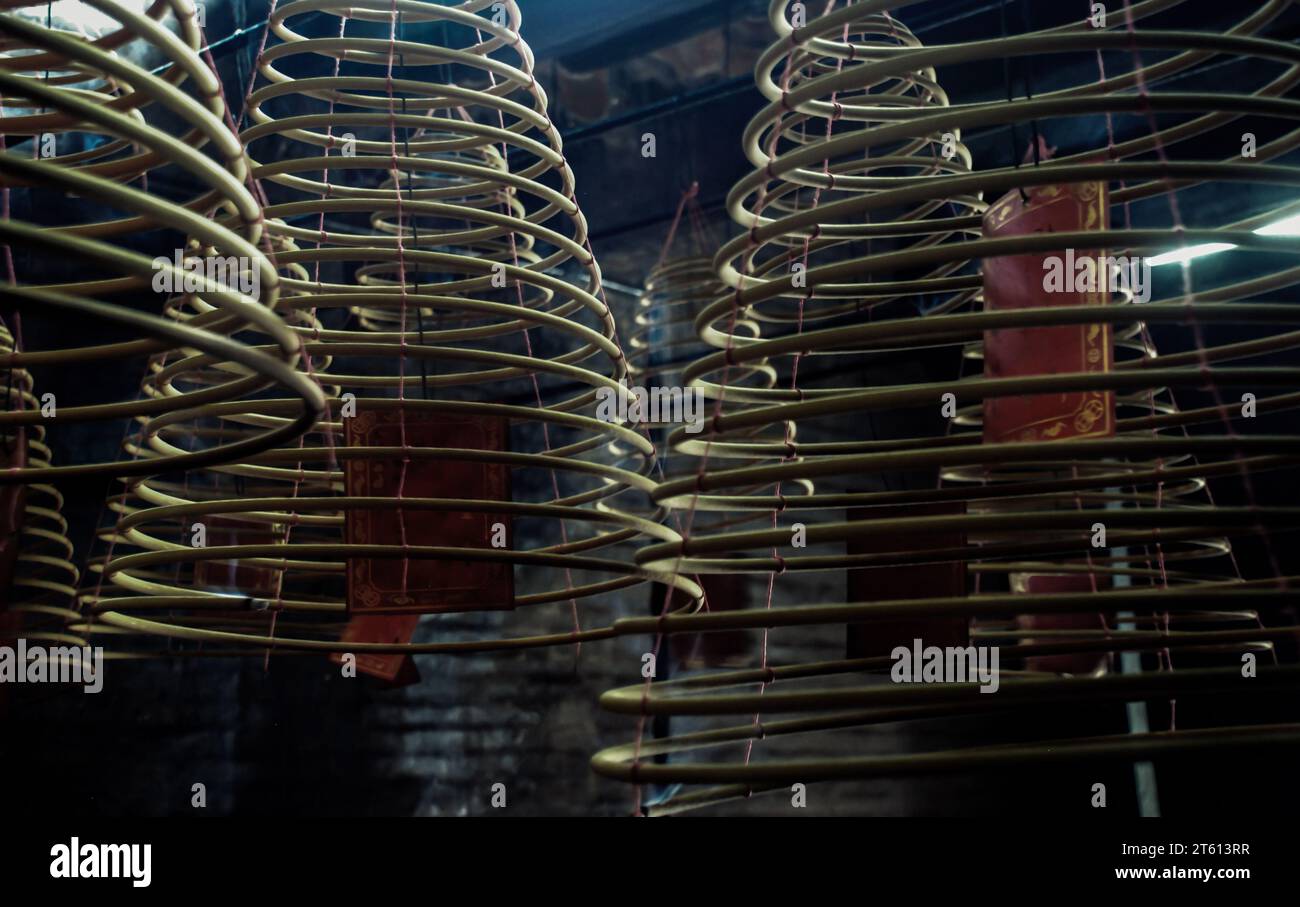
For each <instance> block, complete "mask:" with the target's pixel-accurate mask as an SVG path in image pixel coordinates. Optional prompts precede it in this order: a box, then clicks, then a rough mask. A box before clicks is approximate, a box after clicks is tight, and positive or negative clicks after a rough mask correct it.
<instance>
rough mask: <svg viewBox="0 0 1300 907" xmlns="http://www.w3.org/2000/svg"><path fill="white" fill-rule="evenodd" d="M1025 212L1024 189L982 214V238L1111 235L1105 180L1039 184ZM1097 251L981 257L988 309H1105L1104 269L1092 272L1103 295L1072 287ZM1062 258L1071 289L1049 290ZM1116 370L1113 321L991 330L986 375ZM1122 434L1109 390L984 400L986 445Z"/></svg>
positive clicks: (986, 344) (986, 340)
mask: <svg viewBox="0 0 1300 907" xmlns="http://www.w3.org/2000/svg"><path fill="white" fill-rule="evenodd" d="M1027 194H1028V195H1029V204H1028V206H1026V205H1025V203H1024V202H1023V201H1022V200H1021V198H1020V193H1019V191H1012V192H1009V193H1007V194H1006V195H1004V196H1003V197H1002V198H1000V199H998V201H997V202H996V203H995V204H994V205H993V206H992V207H991V208H989V210H988V211H987V212H985V214H984V236H985V237H987V238H1006V237H1011V236H1025V235H1028V234H1033V233H1063V232H1078V231H1082V230H1105V229H1106V228H1107V222H1108V220H1109V217H1108V209H1107V199H1106V185H1105V183H1098V182H1089V183H1079V184H1073V185H1062V186H1040V187H1037V188H1034V189H1029V190H1027ZM1102 255H1104V253H1103V252H1101V251H1099V250H1091V249H1088V250H1080V251H1078V252H1075V251H1074V250H1067V249H1060V250H1055V251H1051V252H1042V253H1034V254H1031V255H1012V256H1004V257H1001V258H987V259H985V260H984V308H985V311H989V312H996V311H1005V310H1008V309H1026V308H1049V307H1062V306H1078V305H1106V303H1107V302H1108V300H1109V298H1110V293H1109V284H1108V278H1109V275H1108V274H1107V273H1106V272H1105V269H1101V268H1099V269H1098V270H1097V271H1096V272H1095V273H1096V274H1097V280H1096V281H1095V282H1094V284H1093V285H1094V286H1095V287H1096V289H1094V290H1090V291H1087V292H1077V291H1076V290H1075V289H1074V288H1075V286H1076V284H1075V276H1076V273H1077V271H1076V268H1075V267H1074V266H1075V265H1076V264H1077V262H1078V261H1081V260H1082V259H1084V258H1089V257H1090V258H1091V259H1092V260H1093V263H1094V264H1096V263H1097V259H1098V258H1099V257H1100V256H1102ZM1049 258H1058V259H1060V267H1061V268H1062V271H1063V274H1064V277H1065V281H1064V283H1063V286H1064V287H1065V288H1067V289H1066V290H1064V291H1062V292H1048V291H1047V290H1046V289H1044V275H1045V274H1047V273H1048V272H1047V270H1046V269H1045V264H1046V263H1047V260H1048V259H1049ZM1110 367H1111V329H1110V325H1108V324H1081V325H1064V326H1059V327H1042V328H1005V329H1002V330H996V331H985V332H984V374H985V376H986V377H989V378H1015V377H1023V376H1028V375H1056V374H1062V373H1071V372H1108V371H1110ZM1114 433H1115V395H1114V394H1113V393H1112V392H1110V391H1072V392H1070V393H1064V394H1035V395H1033V396H1026V397H998V398H989V399H987V400H985V401H984V440H985V441H987V442H998V441H1059V440H1061V439H1063V438H1093V437H1102V436H1109V435H1113V434H1114Z"/></svg>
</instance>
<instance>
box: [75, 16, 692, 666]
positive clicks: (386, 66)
mask: <svg viewBox="0 0 1300 907" xmlns="http://www.w3.org/2000/svg"><path fill="white" fill-rule="evenodd" d="M490 5H491V4H488V3H485V2H473V3H467V4H462V5H461V6H458V7H444V6H440V5H437V4H434V3H427V2H410V0H399V2H398V3H397V4H396V6H394V5H393V4H392V3H390V2H388V0H370V2H363V3H361V4H356V3H346V4H345V3H340V2H329V0H300V2H294V3H289V4H287V5H285V6H282V7H279V8H278V9H277V10H276V11H275V12H274V13H273V14H272V18H271V21H270V28H271V30H272V32H273V33H274V34H275V35H277V36H278V37H279V38H280V39H281V42H282V43H279V44H275V45H273V46H270V47H268V48H267V49H266V50H265V52H264V53H263V54H262V56H261V58H260V59H259V61H258V66H257V68H258V72H259V73H260V74H261V76H262V79H263V82H262V84H260V85H259V86H258V87H257V88H256V89H255V90H254V91H253V92H252V94H251V95H250V99H249V107H248V113H249V120H250V123H251V125H250V126H248V128H246V129H245V130H244V132H243V133H242V136H241V137H242V139H243V140H244V142H245V143H246V144H247V148H248V153H249V157H250V159H251V160H252V173H253V176H254V177H255V178H256V179H258V180H259V181H260V182H261V184H262V185H263V186H264V187H265V188H266V190H267V195H268V204H267V206H266V208H265V214H266V217H267V221H266V229H267V233H268V235H269V236H270V237H271V238H272V240H273V241H274V242H275V243H276V255H275V261H276V265H277V266H278V267H280V268H281V274H280V286H281V289H282V291H283V295H282V296H281V298H280V301H279V310H280V311H282V312H283V313H284V314H285V318H286V321H287V322H288V324H289V327H290V329H291V330H293V331H294V332H295V333H296V334H297V335H298V337H299V339H300V340H301V342H302V346H303V350H304V354H305V356H306V357H307V358H308V359H309V362H310V366H311V373H312V375H313V377H314V378H315V379H317V380H318V381H319V382H320V383H321V385H322V387H324V388H325V390H326V393H327V395H328V396H329V398H330V399H329V406H330V414H329V416H328V417H327V418H325V419H322V420H321V421H319V422H318V423H317V424H316V425H315V426H313V428H312V429H311V430H310V431H308V432H307V433H306V434H304V435H303V436H302V437H301V438H300V440H299V442H298V443H297V444H296V445H294V446H289V447H284V448H281V449H278V450H272V451H267V452H264V453H258V454H254V455H251V456H248V457H244V458H241V459H240V460H239V461H238V462H235V463H229V464H224V465H220V466H217V467H214V468H212V469H209V470H204V471H199V472H192V473H189V474H187V475H185V476H176V475H169V476H162V477H160V478H158V479H149V480H147V481H144V482H140V483H136V484H135V486H134V487H133V488H132V489H131V493H130V495H129V496H128V500H126V501H125V502H123V503H122V504H120V505H119V506H118V510H119V512H120V513H121V518H120V519H119V520H118V522H117V525H116V527H115V529H114V530H113V531H112V533H111V534H109V536H108V538H109V540H110V541H112V542H113V544H114V549H113V551H112V553H111V555H110V556H108V557H107V558H106V559H105V560H102V561H101V562H100V563H99V564H98V565H97V566H98V567H99V568H101V569H102V571H103V573H102V578H103V591H102V592H101V593H99V594H97V595H96V596H95V597H94V600H93V604H92V606H91V609H90V610H91V611H92V613H93V614H94V615H95V619H96V620H97V621H99V622H102V623H103V624H107V625H108V626H109V627H111V628H113V631H114V632H125V633H127V634H130V635H132V636H136V637H154V638H159V637H168V638H170V639H171V640H181V641H193V642H200V643H202V644H203V647H202V650H201V651H203V652H207V651H210V650H211V649H212V648H213V647H215V648H217V649H220V650H223V651H234V652H244V653H249V654H252V653H257V654H261V653H262V652H264V651H267V650H268V649H271V650H274V651H276V652H304V653H310V652H332V653H348V652H351V653H358V654H401V655H409V654H418V653H430V652H453V651H486V650H494V649H511V648H523V647H531V646H543V645H558V644H568V643H576V642H582V641H587V640H594V639H600V638H606V637H609V636H611V635H612V631H611V630H610V629H609V626H608V624H609V622H610V620H611V619H612V616H607V612H608V608H609V603H608V602H607V601H605V600H602V599H601V596H603V595H604V594H605V593H610V592H620V591H621V590H626V589H629V588H631V587H634V586H637V585H640V584H643V583H645V582H646V581H647V580H648V579H657V578H659V577H657V576H654V575H652V574H648V573H646V572H645V571H642V570H640V569H639V568H637V567H636V566H635V565H634V564H633V563H632V559H631V554H630V552H628V553H627V554H619V553H618V552H619V546H620V545H621V544H622V543H625V542H629V541H631V540H634V539H640V538H642V537H649V538H655V539H660V540H663V541H669V542H671V541H676V540H678V539H679V538H680V536H678V534H677V533H676V532H675V531H674V530H672V529H670V528H667V527H665V526H662V525H660V524H659V523H658V522H657V518H658V514H657V513H654V512H652V513H650V514H649V515H636V514H635V513H633V512H631V510H632V508H633V507H634V506H635V505H636V504H638V503H639V502H642V501H644V500H645V499H646V497H647V495H648V493H649V492H650V491H651V490H652V489H653V487H654V483H653V482H652V481H651V480H650V479H649V478H648V477H647V475H646V473H648V472H649V471H650V470H651V469H653V468H654V448H653V446H652V445H651V444H650V442H649V440H648V439H647V438H646V437H645V435H644V434H643V433H641V432H639V431H638V430H637V429H636V427H634V426H627V425H623V424H620V423H618V422H617V421H607V420H605V419H603V418H601V417H600V416H599V415H598V412H597V406H596V404H597V400H598V393H597V392H598V391H606V392H611V391H616V390H617V389H618V388H619V387H621V385H620V384H619V380H620V379H623V378H626V376H627V375H628V367H627V361H626V359H625V358H624V356H623V353H622V351H621V349H620V347H619V342H618V336H617V334H616V332H615V325H614V320H613V317H612V315H611V313H610V311H609V309H608V308H607V307H606V305H605V304H604V302H603V301H602V300H601V298H600V296H601V290H600V272H599V270H598V268H597V266H596V263H595V260H594V258H593V257H592V255H591V253H590V252H589V251H588V250H587V248H586V238H587V227H586V223H585V220H584V219H583V216H582V213H581V211H580V210H579V208H578V206H577V204H576V203H575V202H574V199H573V186H574V183H573V175H572V173H571V171H570V170H569V168H568V165H567V164H566V163H565V160H564V157H563V153H562V151H561V147H560V140H559V134H558V132H557V131H556V130H555V129H554V127H553V126H552V124H551V123H550V120H549V118H548V117H547V115H546V97H545V94H544V93H543V92H542V89H541V86H540V85H538V84H537V82H536V81H535V79H534V78H533V76H532V73H531V68H532V55H531V52H530V51H529V50H528V47H527V45H526V44H524V43H523V41H522V40H521V39H520V37H519V34H518V22H519V14H518V10H517V9H516V7H515V6H514V4H512V3H506V4H504V9H505V10H506V21H505V24H498V23H497V22H495V21H493V18H490V17H489V16H487V15H477V13H478V12H479V11H480V10H487V9H488V8H489V6H490ZM307 14H320V15H319V19H318V20H317V25H318V27H319V28H320V30H321V32H322V33H324V34H329V35H331V37H323V38H318V37H306V36H304V35H301V34H299V33H298V32H297V31H295V28H298V27H300V26H299V23H300V22H303V21H306V20H305V18H304V17H305V16H306V15H307ZM399 17H400V22H399ZM497 18H498V19H499V17H497ZM320 19H324V20H326V21H325V22H324V23H321V22H320V21H319V20H320ZM330 19H333V20H334V24H330V23H329V21H328V20H330ZM429 23H441V26H440V27H445V29H446V31H445V34H446V35H447V37H446V38H440V39H439V40H441V41H443V42H444V43H445V45H446V46H443V45H440V44H429V43H423V42H420V43H416V42H413V41H409V40H405V39H404V37H403V36H402V35H403V33H402V29H403V28H410V27H415V26H418V25H420V24H429ZM349 28H351V29H354V30H356V31H358V32H359V34H356V35H353V34H350V33H348V29H349ZM385 32H387V33H388V34H387V37H373V36H374V35H376V34H383V33H385ZM500 57H505V58H507V59H509V60H510V61H511V62H502V60H501V59H498V58H500ZM336 67H337V68H336ZM322 69H323V70H324V71H326V72H332V73H333V74H331V75H319V74H318V73H319V72H321V71H322ZM304 110H306V111H307V112H302V111H304ZM566 264H567V265H569V266H570V270H571V269H572V266H575V265H576V266H577V267H578V268H581V269H584V270H585V271H586V275H587V276H586V280H585V286H584V285H582V284H579V283H575V282H573V281H572V280H570V279H569V278H568V277H566V276H565V268H566ZM295 319H297V320H295ZM306 322H310V326H308V325H307V324H306ZM289 403H290V401H286V400H277V399H272V398H269V397H268V398H264V399H257V400H241V401H238V402H237V404H234V403H232V404H230V405H228V406H224V407H222V408H210V409H209V411H208V415H209V416H218V417H221V418H222V419H223V421H222V423H221V424H220V426H216V425H212V424H209V425H207V426H204V427H201V429H200V430H202V431H217V432H220V433H222V434H223V436H224V435H226V434H230V433H237V428H236V425H235V421H236V420H235V418H234V417H235V416H236V415H238V418H239V419H242V420H244V421H245V422H246V424H247V426H248V427H247V429H246V430H252V429H253V428H254V427H264V426H271V425H278V424H280V423H282V422H284V421H285V420H286V419H287V418H288V416H289V413H290V406H289ZM352 407H355V410H354V411H353V409H352ZM386 414H392V416H391V418H392V420H393V422H394V423H396V424H399V425H400V426H401V430H402V432H403V433H405V432H408V431H409V432H412V433H414V432H416V431H420V430H422V429H421V428H420V426H422V425H427V424H429V421H430V417H437V419H438V420H439V421H442V420H444V419H446V420H450V419H457V418H492V417H496V418H499V419H502V420H505V424H507V425H508V433H509V445H508V447H507V446H505V445H502V446H501V447H500V448H492V447H483V448H461V447H455V448H453V447H441V446H426V445H425V444H422V443H420V442H419V441H410V442H407V443H405V444H401V445H393V446H362V445H360V444H356V443H353V442H351V441H350V437H351V436H350V431H351V428H350V426H351V425H352V423H351V422H350V420H353V419H362V418H367V417H369V418H377V417H384V416H385V415H386ZM232 436H233V434H232ZM388 462H392V463H394V464H395V465H394V467H393V469H394V470H395V471H396V474H398V475H400V476H401V477H402V478H401V480H400V482H399V483H398V491H397V492H396V494H394V493H393V492H392V489H391V488H390V489H389V493H388V496H385V495H384V494H382V493H381V494H371V495H364V494H361V495H359V494H356V493H355V492H351V491H349V488H350V487H351V486H350V482H351V481H352V479H351V478H349V464H352V465H353V470H354V471H356V467H359V466H365V465H368V464H383V463H388ZM458 462H459V463H464V462H471V463H478V464H489V465H491V466H496V467H498V468H499V467H502V466H504V467H506V468H508V470H509V472H510V475H511V484H512V485H513V487H514V488H515V489H520V488H522V489H525V492H524V493H519V492H516V493H515V494H514V495H513V496H501V497H495V498H478V497H471V496H469V495H464V496H459V497H457V496H454V493H455V491H456V490H457V489H448V490H449V491H451V492H452V494H450V495H447V494H444V495H443V496H436V497H435V496H422V495H421V494H420V493H415V492H412V491H410V485H409V484H408V482H415V481H432V480H433V479H432V477H434V476H437V475H439V474H441V473H443V472H444V471H445V470H446V469H447V468H448V467H449V465H450V464H454V463H458ZM444 484H445V483H444ZM403 489H405V490H403ZM642 509H644V508H642ZM358 512H360V513H363V514H364V513H371V514H380V515H381V516H382V518H383V519H384V520H385V521H388V522H389V523H391V524H394V525H397V524H400V525H401V526H402V527H403V531H405V526H406V523H405V521H406V520H407V519H408V518H411V517H419V516H423V515H425V514H430V513H448V514H459V515H462V516H469V515H478V514H484V515H487V517H488V518H489V519H503V518H504V519H510V520H512V521H513V527H514V528H512V529H511V532H510V545H508V546H506V547H502V548H487V547H466V546H463V545H461V544H453V543H448V542H443V541H440V540H439V539H437V538H424V537H420V536H418V535H415V534H413V535H412V537H410V538H409V539H406V540H405V543H404V544H389V543H387V542H380V543H365V542H361V541H358V540H357V539H355V538H352V537H351V536H350V531H349V529H348V525H349V523H348V521H349V515H352V516H356V515H357V514H358ZM195 522H206V523H207V524H209V537H208V544H207V545H206V546H203V547H195V546H193V545H191V544H189V543H188V541H187V540H186V537H185V533H186V532H187V531H188V530H189V528H190V527H192V525H193V524H194V523H195ZM213 526H222V527H226V528H223V529H222V530H221V532H222V534H223V537H222V540H221V543H214V542H213V538H212V534H211V532H212V528H211V527H213ZM534 539H540V541H537V542H534V541H533V540H534ZM517 540H518V541H517ZM363 561H386V562H390V563H391V562H394V561H396V562H398V563H400V564H401V565H402V567H401V569H402V570H403V571H406V570H408V569H411V570H414V569H416V567H417V566H418V565H420V564H422V563H425V562H429V561H433V562H436V563H439V564H441V563H455V562H463V563H486V564H489V565H492V564H496V565H508V567H509V568H510V570H511V571H512V573H513V575H515V576H516V577H518V583H519V589H518V591H516V592H515V593H514V596H513V605H514V607H515V609H516V610H517V611H524V610H525V607H526V606H533V605H548V604H563V603H566V602H567V603H570V608H568V609H564V610H565V611H571V612H572V613H573V614H574V615H576V616H577V622H576V623H575V621H574V620H573V619H572V618H569V617H568V616H567V615H564V616H556V617H555V618H553V619H552V618H550V617H549V616H548V615H549V612H550V610H556V611H557V615H558V614H559V613H560V612H559V609H548V615H539V616H537V617H533V616H531V614H527V615H517V616H516V615H511V614H508V613H506V614H501V613H497V614H495V615H494V614H491V613H487V614H468V613H467V609H460V610H459V611H456V613H455V614H445V613H444V614H439V615H437V616H436V618H435V617H429V618H428V621H427V622H428V623H429V624H432V625H433V628H434V630H435V638H434V639H433V640H432V641H428V642H425V641H410V642H397V643H393V642H364V641H363V642H358V641H356V640H355V639H345V638H342V637H343V634H344V633H345V632H346V628H347V627H348V626H349V625H350V623H351V620H352V619H353V618H355V617H356V616H357V615H358V614H360V613H362V612H361V611H359V610H358V603H357V602H356V601H355V600H351V592H350V590H349V581H348V571H349V566H350V564H351V565H352V566H353V567H355V566H356V565H357V564H358V563H360V562H363ZM408 565H409V566H408ZM516 568H526V569H516ZM539 568H540V569H539ZM406 575H407V574H406V573H405V572H403V576H404V577H405V576H406ZM667 581H669V582H671V583H672V584H673V585H674V586H676V587H677V588H679V589H681V590H683V592H684V593H685V594H686V595H687V596H688V598H691V599H695V600H698V599H699V598H700V596H701V594H702V593H701V591H700V589H699V587H698V586H696V585H695V584H694V583H693V582H691V581H690V580H688V579H686V578H685V577H670V578H667ZM403 582H405V580H403ZM403 591H405V586H403ZM579 604H581V606H582V607H581V611H579V607H578V606H579ZM469 610H472V609H469ZM590 613H594V616H589V614H590ZM525 620H526V621H528V623H526V624H525V627H526V628H527V629H526V630H522V631H521V630H518V629H516V630H515V631H514V632H511V629H512V624H514V623H516V622H519V621H525ZM543 620H545V621H546V623H547V624H548V625H553V626H554V627H555V629H553V630H551V629H545V630H538V629H534V628H535V627H536V626H537V625H538V624H540V623H541V622H542V621H543ZM448 621H451V623H448ZM566 624H567V626H566ZM593 624H594V625H593ZM444 629H445V630H447V631H449V632H440V631H443V630H444ZM140 644H141V645H142V646H148V645H149V643H148V641H147V640H146V639H142V640H140ZM174 651H177V652H179V653H181V654H192V653H197V652H199V651H200V650H198V649H195V648H194V647H185V646H181V647H180V648H179V649H174Z"/></svg>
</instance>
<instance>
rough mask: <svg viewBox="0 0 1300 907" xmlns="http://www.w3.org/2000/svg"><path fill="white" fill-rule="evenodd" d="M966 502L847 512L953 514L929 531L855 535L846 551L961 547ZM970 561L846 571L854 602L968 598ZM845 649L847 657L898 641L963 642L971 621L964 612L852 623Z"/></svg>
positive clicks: (882, 651) (870, 516)
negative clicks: (942, 525) (950, 520)
mask: <svg viewBox="0 0 1300 907" xmlns="http://www.w3.org/2000/svg"><path fill="white" fill-rule="evenodd" d="M965 514H966V505H965V503H964V502H962V501H956V502H952V503H949V502H939V503H934V504H897V505H891V506H887V507H863V508H858V509H854V510H850V511H849V512H848V518H849V519H850V520H854V521H856V520H884V519H899V518H906V517H925V516H951V517H952V518H953V525H952V528H951V529H940V530H938V531H936V532H933V533H929V534H927V535H897V536H888V535H877V536H870V537H868V538H865V539H851V540H850V541H849V543H848V547H847V552H846V553H848V554H885V553H888V552H897V551H914V552H925V551H927V550H929V551H939V550H943V549H947V548H961V547H963V546H965V544H966V534H965V532H963V531H962V529H961V523H960V520H961V518H962V517H963V516H964V515H965ZM965 596H966V561H965V560H951V561H946V562H942V563H935V564H916V565H914V566H895V567H867V568H863V569H853V570H849V572H848V598H849V601H851V602H872V601H898V600H902V599H909V598H964V597H965ZM846 630H847V633H846V637H845V639H846V645H845V653H846V655H847V657H849V658H870V657H873V656H880V655H888V654H889V653H890V652H892V651H893V649H894V647H895V646H910V645H911V644H912V640H914V639H919V640H921V641H922V642H923V643H924V644H925V645H935V646H965V645H967V644H968V643H969V641H970V632H969V621H968V620H967V619H966V618H964V617H926V618H922V617H917V618H895V619H893V620H873V621H864V622H861V623H851V624H849V625H848V626H847V628H846Z"/></svg>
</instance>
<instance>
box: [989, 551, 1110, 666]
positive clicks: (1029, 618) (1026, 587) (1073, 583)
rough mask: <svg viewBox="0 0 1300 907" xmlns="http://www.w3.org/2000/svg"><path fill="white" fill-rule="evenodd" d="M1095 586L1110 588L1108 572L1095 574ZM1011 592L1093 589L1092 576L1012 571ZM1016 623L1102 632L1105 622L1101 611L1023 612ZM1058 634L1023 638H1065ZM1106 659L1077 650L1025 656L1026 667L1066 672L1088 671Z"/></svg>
mask: <svg viewBox="0 0 1300 907" xmlns="http://www.w3.org/2000/svg"><path fill="white" fill-rule="evenodd" d="M1095 588H1096V589H1097V590H1104V589H1109V588H1110V577H1109V576H1105V575H1102V576H1098V577H1097V578H1096V587H1095ZM1011 589H1012V591H1013V592H1017V593H1026V594H1029V595H1060V594H1064V593H1074V592H1092V591H1094V587H1093V578H1092V577H1090V576H1089V575H1088V574H1086V573H1069V574H1057V575H1050V574H1049V575H1038V574H1027V573H1013V574H1012V575H1011ZM1016 625H1017V626H1018V627H1020V628H1021V629H1022V630H1094V631H1096V632H1097V633H1101V632H1102V631H1103V630H1104V629H1105V626H1104V625H1103V624H1102V620H1101V614H1100V613H1093V614H1022V615H1020V616H1019V617H1018V618H1016ZM1065 641H1066V640H1065V639H1063V638H1061V637H1050V636H1044V637H1041V638H1038V639H1035V638H1033V637H1029V638H1026V639H1025V642H1027V643H1032V642H1041V643H1052V642H1065ZM1105 663H1106V656H1105V655H1104V654H1102V653H1100V652H1080V653H1078V654H1077V655H1031V656H1030V657H1028V658H1026V659H1025V667H1026V668H1028V669H1029V670H1031V671H1051V672H1053V673H1065V674H1091V673H1093V672H1094V671H1096V670H1097V669H1098V668H1100V667H1101V666H1102V665H1104V664H1105Z"/></svg>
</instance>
